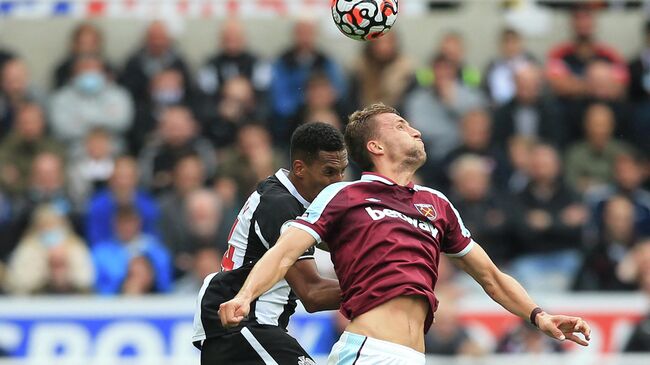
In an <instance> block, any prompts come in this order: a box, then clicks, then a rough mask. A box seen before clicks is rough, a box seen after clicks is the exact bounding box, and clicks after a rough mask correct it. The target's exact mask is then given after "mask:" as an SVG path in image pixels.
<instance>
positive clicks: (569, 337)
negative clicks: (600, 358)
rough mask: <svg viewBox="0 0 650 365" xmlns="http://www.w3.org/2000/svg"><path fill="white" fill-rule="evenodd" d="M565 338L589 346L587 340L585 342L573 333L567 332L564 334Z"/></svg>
mask: <svg viewBox="0 0 650 365" xmlns="http://www.w3.org/2000/svg"><path fill="white" fill-rule="evenodd" d="M566 339H567V340H569V341H573V342H575V343H577V344H578V345H582V346H589V342H587V341H586V340H583V339H582V338H580V337H578V336H576V335H574V334H573V333H567V334H566Z"/></svg>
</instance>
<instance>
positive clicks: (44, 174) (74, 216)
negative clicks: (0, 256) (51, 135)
mask: <svg viewBox="0 0 650 365" xmlns="http://www.w3.org/2000/svg"><path fill="white" fill-rule="evenodd" d="M43 204H50V205H52V206H53V207H54V208H55V209H57V211H58V212H59V213H60V214H62V215H65V216H66V217H67V219H68V220H69V221H70V222H71V224H72V225H73V227H74V229H75V230H76V231H79V227H80V219H79V216H78V210H77V207H75V206H74V204H73V202H72V200H71V199H70V196H69V194H68V192H67V186H66V181H65V164H64V161H63V159H62V157H61V156H60V155H58V154H56V153H53V152H41V153H40V154H38V155H37V156H36V157H34V160H33V161H32V166H31V173H30V177H29V182H28V184H27V188H26V190H25V191H24V192H23V193H22V194H21V195H19V196H17V197H16V198H15V199H14V201H13V209H14V227H13V229H14V232H13V237H14V242H16V241H17V240H18V239H19V238H20V237H22V236H23V235H24V233H25V230H26V229H27V227H28V225H29V222H30V220H31V216H32V213H33V212H34V210H35V209H36V208H37V207H38V206H40V205H43ZM12 247H13V246H12Z"/></svg>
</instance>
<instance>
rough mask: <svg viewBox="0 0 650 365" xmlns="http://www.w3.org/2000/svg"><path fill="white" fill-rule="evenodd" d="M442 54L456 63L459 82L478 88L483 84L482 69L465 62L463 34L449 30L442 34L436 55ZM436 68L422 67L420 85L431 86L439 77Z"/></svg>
mask: <svg viewBox="0 0 650 365" xmlns="http://www.w3.org/2000/svg"><path fill="white" fill-rule="evenodd" d="M438 55H442V56H443V57H445V58H446V59H448V60H449V61H450V62H451V63H453V65H454V69H455V72H454V74H455V75H456V79H457V81H458V82H459V83H461V84H463V85H465V86H467V87H471V88H477V87H479V85H480V84H481V71H480V70H479V69H477V68H475V67H472V66H469V65H467V63H466V62H465V45H464V40H463V36H462V35H461V34H460V33H458V32H456V31H451V32H447V33H446V34H444V35H443V36H442V39H441V40H440V43H439V44H438V48H437V50H436V56H435V57H438ZM437 77H438V76H437V73H436V70H435V68H434V69H431V68H425V69H420V70H418V71H417V73H416V79H417V82H418V84H419V85H420V86H425V87H426V86H431V84H433V82H434V81H435V79H436V78H437Z"/></svg>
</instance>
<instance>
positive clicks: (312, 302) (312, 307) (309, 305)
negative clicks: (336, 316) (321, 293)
mask: <svg viewBox="0 0 650 365" xmlns="http://www.w3.org/2000/svg"><path fill="white" fill-rule="evenodd" d="M300 301H301V302H302V306H303V307H305V310H306V311H307V312H308V313H314V312H318V311H320V310H322V309H321V306H320V303H319V302H318V299H317V298H316V295H314V294H313V293H311V292H309V293H306V294H305V295H304V296H303V297H300Z"/></svg>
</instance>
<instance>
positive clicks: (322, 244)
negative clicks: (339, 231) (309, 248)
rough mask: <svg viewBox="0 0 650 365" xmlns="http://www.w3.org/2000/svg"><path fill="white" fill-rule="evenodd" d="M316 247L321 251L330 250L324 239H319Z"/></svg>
mask: <svg viewBox="0 0 650 365" xmlns="http://www.w3.org/2000/svg"><path fill="white" fill-rule="evenodd" d="M316 248H319V249H321V250H323V251H327V252H330V247H329V246H328V245H327V242H325V241H320V243H317V244H316Z"/></svg>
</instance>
